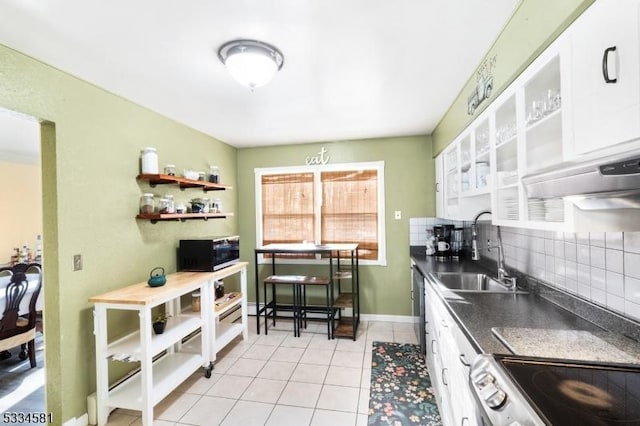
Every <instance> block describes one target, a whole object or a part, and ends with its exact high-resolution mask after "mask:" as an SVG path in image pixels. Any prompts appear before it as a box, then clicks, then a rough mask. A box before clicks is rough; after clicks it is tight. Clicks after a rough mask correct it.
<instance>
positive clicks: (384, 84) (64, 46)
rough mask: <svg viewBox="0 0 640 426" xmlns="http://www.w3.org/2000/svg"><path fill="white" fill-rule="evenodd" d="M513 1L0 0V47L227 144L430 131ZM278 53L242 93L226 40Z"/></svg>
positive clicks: (509, 12) (517, 0)
mask: <svg viewBox="0 0 640 426" xmlns="http://www.w3.org/2000/svg"><path fill="white" fill-rule="evenodd" d="M520 1H521V0H447V1H441V0H394V1H390V0H316V1H311V0H307V1H303V0H272V1H264V0H262V1H260V0H227V1H225V0H188V1H175V0H136V1H131V0H110V1H98V0H48V1H43V0H4V1H2V2H1V3H0V16H1V17H2V25H0V43H2V44H4V45H6V46H9V47H12V48H14V49H16V50H19V51H21V52H24V53H26V54H27V55H29V56H32V57H34V58H36V59H39V60H41V61H43V62H45V63H48V64H51V65H53V66H55V67H57V68H59V69H61V70H63V71H66V72H68V73H70V74H73V75H75V76H77V77H80V78H82V79H84V80H86V81H89V82H91V83H93V84H95V85H97V86H100V87H103V88H105V89H107V90H109V91H111V92H113V93H116V94H119V95H121V96H123V97H125V98H128V99H131V100H132V101H134V102H136V103H139V104H141V105H144V106H146V107H148V108H150V109H152V110H154V111H157V112H159V113H161V114H164V115H166V116H168V117H171V118H173V119H175V120H177V121H179V122H182V123H184V124H186V125H188V126H190V127H193V128H195V129H198V130H200V131H202V132H204V133H206V134H209V135H211V136H213V137H215V138H218V139H220V140H222V141H224V142H227V143H229V144H231V145H234V146H237V147H245V146H259V145H273V144H285V143H304V142H318V141H332V140H348V139H362V138H376V137H387V136H402V135H415V134H430V133H431V132H432V131H433V129H434V127H435V126H436V124H437V123H438V121H439V120H440V119H441V118H442V116H443V115H444V113H445V112H446V110H447V108H448V107H449V106H450V105H451V103H452V101H453V99H454V98H455V97H456V96H457V95H458V93H459V91H460V90H461V88H462V86H463V85H464V83H465V82H466V81H467V79H468V78H469V77H470V76H471V74H472V73H473V71H474V69H475V68H476V66H477V65H478V64H479V63H480V61H481V60H482V58H483V56H484V55H485V54H486V52H487V51H488V49H489V47H490V46H491V44H492V43H493V41H494V40H495V39H496V37H497V36H498V34H499V32H500V31H501V30H502V28H503V26H504V25H505V23H506V21H507V20H508V19H509V17H510V16H511V15H512V13H513V12H514V11H515V8H516V6H517V5H518V4H519V3H520ZM236 38H251V39H258V40H261V41H264V42H267V43H270V44H273V45H275V46H277V47H278V48H279V49H280V50H281V51H282V53H283V54H284V57H285V63H284V67H283V68H282V70H281V71H280V72H279V73H278V74H277V75H276V77H275V78H274V79H273V80H272V81H271V82H270V83H269V84H268V85H267V86H264V87H261V88H258V89H256V90H255V92H251V91H249V90H248V89H247V88H245V87H243V86H240V85H239V84H238V83H236V82H235V81H234V80H233V79H232V78H231V76H230V75H229V74H228V73H227V71H226V69H225V68H224V66H223V65H222V64H221V63H220V61H219V60H218V58H217V55H216V52H217V49H218V47H219V46H220V45H222V44H223V43H224V42H226V41H229V40H232V39H236Z"/></svg>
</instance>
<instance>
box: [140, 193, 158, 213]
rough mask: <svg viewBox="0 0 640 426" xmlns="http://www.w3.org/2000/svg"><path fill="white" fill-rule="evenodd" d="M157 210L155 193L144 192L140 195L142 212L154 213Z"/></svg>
mask: <svg viewBox="0 0 640 426" xmlns="http://www.w3.org/2000/svg"><path fill="white" fill-rule="evenodd" d="M154 210H155V202H154V200H153V194H142V196H141V197H140V213H141V214H152V213H153V212H154Z"/></svg>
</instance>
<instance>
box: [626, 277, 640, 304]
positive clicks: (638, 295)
mask: <svg viewBox="0 0 640 426" xmlns="http://www.w3.org/2000/svg"><path fill="white" fill-rule="evenodd" d="M624 298H625V299H627V300H628V301H630V302H633V303H636V304H638V305H640V280H639V279H636V278H631V277H625V279H624Z"/></svg>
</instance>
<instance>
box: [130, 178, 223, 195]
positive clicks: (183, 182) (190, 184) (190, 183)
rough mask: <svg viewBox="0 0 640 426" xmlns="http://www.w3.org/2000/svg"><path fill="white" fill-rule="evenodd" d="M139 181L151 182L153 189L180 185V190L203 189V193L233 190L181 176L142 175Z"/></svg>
mask: <svg viewBox="0 0 640 426" xmlns="http://www.w3.org/2000/svg"><path fill="white" fill-rule="evenodd" d="M136 179H138V180H144V181H147V182H149V185H151V187H155V186H156V185H171V184H173V185H179V186H180V189H186V188H202V190H203V191H205V192H208V191H224V190H227V189H231V187H230V186H229V185H222V184H220V183H212V182H206V181H202V180H193V179H187V178H184V177H179V176H170V175H163V174H157V175H155V174H154V175H150V174H140V175H138V177H137V178H136Z"/></svg>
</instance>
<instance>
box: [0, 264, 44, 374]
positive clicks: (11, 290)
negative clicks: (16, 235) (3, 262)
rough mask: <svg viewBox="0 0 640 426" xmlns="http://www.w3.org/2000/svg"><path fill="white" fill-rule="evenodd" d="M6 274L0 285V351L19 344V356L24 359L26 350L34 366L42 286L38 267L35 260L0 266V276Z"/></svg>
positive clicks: (40, 269) (40, 272) (40, 271)
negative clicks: (3, 281) (5, 278)
mask: <svg viewBox="0 0 640 426" xmlns="http://www.w3.org/2000/svg"><path fill="white" fill-rule="evenodd" d="M7 274H8V275H9V282H8V284H7V285H6V287H5V288H4V289H3V290H4V291H3V293H4V294H3V295H2V294H0V309H2V317H1V318H0V351H7V350H9V349H11V348H13V347H15V346H18V345H20V346H21V351H20V355H19V356H20V359H22V360H24V359H27V354H28V356H29V361H30V363H31V368H33V367H35V366H36V350H35V338H36V316H37V313H36V302H37V300H38V296H39V295H40V289H41V288H42V268H41V267H40V265H39V264H37V263H29V264H26V263H19V264H17V265H14V266H12V267H3V268H0V276H3V275H5V276H6V275H7ZM0 291H2V290H0ZM2 296H4V298H2ZM27 298H28V299H27ZM27 301H28V305H27V304H26V302H27ZM27 306H28V311H27V312H25V310H27ZM27 347H28V351H27Z"/></svg>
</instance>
